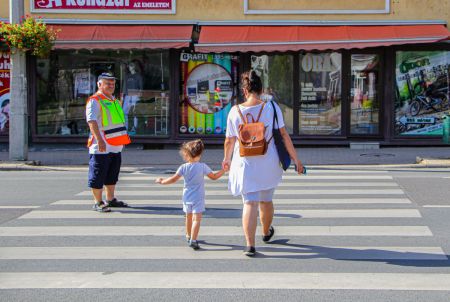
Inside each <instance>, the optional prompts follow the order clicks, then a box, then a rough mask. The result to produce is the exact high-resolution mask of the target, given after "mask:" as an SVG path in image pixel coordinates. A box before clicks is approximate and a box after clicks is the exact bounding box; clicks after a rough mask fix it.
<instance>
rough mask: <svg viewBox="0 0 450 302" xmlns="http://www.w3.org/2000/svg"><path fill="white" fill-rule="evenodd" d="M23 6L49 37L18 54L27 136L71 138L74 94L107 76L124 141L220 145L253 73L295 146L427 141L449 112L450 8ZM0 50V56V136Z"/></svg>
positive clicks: (232, 2) (45, 0)
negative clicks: (51, 42)
mask: <svg viewBox="0 0 450 302" xmlns="http://www.w3.org/2000/svg"><path fill="white" fill-rule="evenodd" d="M8 3H9V0H0V19H2V20H3V21H7V19H8V11H9V7H8ZM423 3H424V2H423V1H416V0H408V1H398V0H391V1H389V0H371V1H362V0H359V1H353V0H352V1H338V0H329V1H325V0H324V1H306V0H296V1H274V0H227V1H224V0H214V1H208V0H196V1H193V0H184V1H175V0H26V1H25V10H26V13H28V14H31V15H33V16H42V17H43V19H44V20H45V22H46V23H47V24H49V25H51V26H53V27H54V28H56V29H58V30H59V34H58V40H57V42H56V44H55V47H54V50H53V51H52V53H51V55H50V57H49V58H46V59H36V58H35V57H31V56H30V57H28V81H27V82H28V91H29V100H28V101H29V115H30V129H31V134H30V135H31V141H32V142H34V143H39V142H65V143H67V142H77V143H78V142H84V141H85V139H86V137H87V135H88V127H87V124H86V122H85V118H84V107H85V103H86V98H87V97H88V96H89V95H91V94H92V93H94V92H95V90H96V82H95V81H96V77H97V76H98V74H100V73H101V72H104V71H111V72H113V73H114V74H115V75H116V76H117V77H118V81H117V87H116V92H117V95H116V96H117V97H119V98H120V99H121V100H122V101H123V108H124V112H125V113H126V124H127V127H128V131H129V133H130V135H131V136H132V139H133V142H136V143H145V144H157V145H164V144H177V143H179V142H181V141H184V140H186V139H190V138H193V137H201V138H203V139H204V140H205V141H206V142H207V143H210V144H214V143H217V144H220V143H222V142H223V138H224V133H225V130H226V118H227V115H228V112H229V110H230V109H231V107H232V106H233V105H234V104H236V103H238V102H240V101H241V100H242V96H241V92H240V89H239V76H240V74H241V73H242V72H243V71H245V70H248V69H254V70H256V71H257V72H258V73H259V74H260V75H261V77H262V80H263V85H264V95H263V98H265V99H271V98H273V99H274V100H275V101H277V102H278V103H279V104H280V106H281V108H282V110H283V114H284V118H285V121H286V127H287V129H288V131H289V132H290V133H291V135H292V138H293V141H294V143H295V144H298V145H307V144H315V145H346V144H349V143H350V142H353V141H374V142H379V143H380V144H382V145H430V144H436V145H438V144H440V143H441V136H442V118H443V116H444V115H445V114H448V113H449V112H450V111H449V110H450V108H449V90H450V89H449V87H450V84H449V83H450V80H449V63H450V43H448V37H449V31H448V29H447V23H448V21H449V20H450V16H449V11H450V1H437V0H432V1H426V5H424V4H423ZM8 66H9V55H8V51H7V49H5V48H3V50H1V51H0V81H1V83H2V84H1V86H0V105H1V108H2V109H1V110H2V111H1V116H0V126H1V127H0V140H3V141H7V140H8V107H9V97H8V83H9V73H8Z"/></svg>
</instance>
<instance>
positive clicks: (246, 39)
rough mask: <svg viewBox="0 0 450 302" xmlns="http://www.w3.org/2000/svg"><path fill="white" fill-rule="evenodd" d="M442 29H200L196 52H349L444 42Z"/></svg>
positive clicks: (358, 27)
mask: <svg viewBox="0 0 450 302" xmlns="http://www.w3.org/2000/svg"><path fill="white" fill-rule="evenodd" d="M448 37H449V31H448V29H447V28H446V27H445V26H444V25H395V26H394V25H390V26H389V25H387V26H381V25H380V26H356V25H355V26H202V28H201V31H200V38H199V41H198V44H195V50H196V51H197V52H259V51H297V50H326V49H342V48H343V49H350V48H366V47H376V46H390V45H401V44H416V43H433V42H438V41H442V40H447V39H448Z"/></svg>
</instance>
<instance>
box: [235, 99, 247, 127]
mask: <svg viewBox="0 0 450 302" xmlns="http://www.w3.org/2000/svg"><path fill="white" fill-rule="evenodd" d="M235 106H236V109H237V112H238V113H239V115H240V116H241V119H242V120H243V121H244V124H247V119H246V118H245V117H244V116H243V115H242V111H241V109H240V108H239V105H238V104H236V105H235Z"/></svg>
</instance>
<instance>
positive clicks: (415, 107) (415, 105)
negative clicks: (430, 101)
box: [409, 100, 420, 116]
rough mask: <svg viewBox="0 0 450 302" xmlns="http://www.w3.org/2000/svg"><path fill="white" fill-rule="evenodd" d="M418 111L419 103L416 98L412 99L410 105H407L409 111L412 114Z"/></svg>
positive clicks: (416, 113) (414, 114)
mask: <svg viewBox="0 0 450 302" xmlns="http://www.w3.org/2000/svg"><path fill="white" fill-rule="evenodd" d="M419 112H420V103H419V102H418V101H417V100H414V101H412V102H411V105H409V113H411V115H412V116H416V115H418V114H419Z"/></svg>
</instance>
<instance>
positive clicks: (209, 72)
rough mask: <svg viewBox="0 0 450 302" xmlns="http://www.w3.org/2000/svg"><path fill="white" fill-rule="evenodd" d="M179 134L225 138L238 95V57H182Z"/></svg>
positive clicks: (184, 54)
mask: <svg viewBox="0 0 450 302" xmlns="http://www.w3.org/2000/svg"><path fill="white" fill-rule="evenodd" d="M180 61H181V90H180V92H181V95H180V115H179V120H178V125H179V127H178V131H179V133H180V134H191V135H223V134H225V131H226V125H227V118H228V113H229V112H230V110H231V107H232V106H233V104H234V103H235V100H236V95H237V86H238V85H237V78H238V74H237V70H238V64H239V61H238V57H237V56H232V55H229V54H196V53H182V54H181V57H180Z"/></svg>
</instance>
